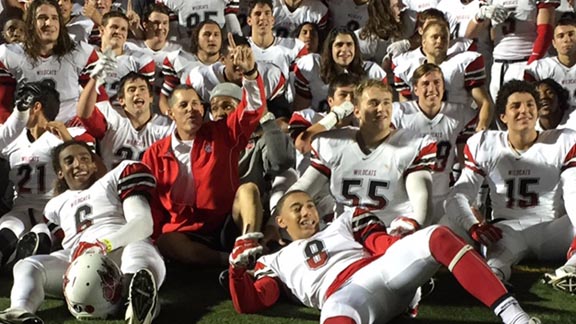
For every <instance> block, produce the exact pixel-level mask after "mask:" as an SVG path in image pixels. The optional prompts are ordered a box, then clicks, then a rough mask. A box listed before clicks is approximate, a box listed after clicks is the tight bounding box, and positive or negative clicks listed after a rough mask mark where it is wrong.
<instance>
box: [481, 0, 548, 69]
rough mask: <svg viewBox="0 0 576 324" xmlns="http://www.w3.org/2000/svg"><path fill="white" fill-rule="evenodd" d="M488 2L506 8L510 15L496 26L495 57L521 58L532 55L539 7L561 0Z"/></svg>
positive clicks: (496, 0) (490, 0) (488, 0)
mask: <svg viewBox="0 0 576 324" xmlns="http://www.w3.org/2000/svg"><path fill="white" fill-rule="evenodd" d="M486 2H487V3H488V4H492V5H497V6H501V7H504V8H506V9H507V10H508V11H509V12H510V16H509V17H508V19H506V21H504V22H503V23H501V24H499V25H495V24H492V25H493V26H494V27H493V28H494V33H493V34H494V38H493V39H494V58H495V59H501V60H519V59H524V58H528V57H529V56H530V55H532V48H533V47H534V41H535V40H536V16H537V15H538V7H539V6H542V5H553V6H555V7H558V6H559V5H560V0H487V1H486Z"/></svg>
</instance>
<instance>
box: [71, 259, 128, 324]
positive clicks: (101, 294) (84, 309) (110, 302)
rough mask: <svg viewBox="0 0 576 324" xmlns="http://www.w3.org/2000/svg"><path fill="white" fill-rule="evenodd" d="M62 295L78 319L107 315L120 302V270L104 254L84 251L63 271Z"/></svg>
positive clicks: (116, 307) (111, 313) (114, 309)
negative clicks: (64, 272)
mask: <svg viewBox="0 0 576 324" xmlns="http://www.w3.org/2000/svg"><path fill="white" fill-rule="evenodd" d="M63 286H64V287H63V288H64V297H65V298H66V304H68V310H70V313H72V315H74V317H76V319H78V320H84V319H106V317H108V316H109V315H113V314H114V313H116V311H117V310H118V306H120V305H121V302H122V272H121V271H120V269H119V268H118V266H117V265H116V263H115V262H114V261H112V260H111V259H110V258H108V257H107V256H105V255H103V254H100V253H84V254H82V255H81V256H79V257H78V258H76V260H74V261H73V262H72V263H71V264H70V266H69V267H68V270H66V274H64V282H63Z"/></svg>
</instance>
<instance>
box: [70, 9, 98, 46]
mask: <svg viewBox="0 0 576 324" xmlns="http://www.w3.org/2000/svg"><path fill="white" fill-rule="evenodd" d="M92 28H94V22H93V21H92V19H90V18H88V17H86V16H83V15H82V14H77V15H73V16H72V17H70V21H69V22H68V23H67V24H66V29H67V30H68V34H69V35H70V38H72V40H74V41H75V42H88V37H90V33H91V32H92Z"/></svg>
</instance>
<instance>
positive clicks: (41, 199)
mask: <svg viewBox="0 0 576 324" xmlns="http://www.w3.org/2000/svg"><path fill="white" fill-rule="evenodd" d="M68 131H69V132H70V135H72V137H75V138H77V137H79V136H81V135H83V134H85V132H86V130H85V129H84V128H80V127H72V128H68ZM62 143H63V142H62V140H61V139H60V138H58V137H57V136H56V135H54V134H52V133H50V132H44V134H42V135H41V136H40V137H39V138H38V139H36V140H35V141H31V140H30V137H29V135H28V130H27V129H24V131H22V133H21V134H20V136H18V138H16V139H15V140H14V141H13V142H12V143H10V144H9V145H8V146H6V147H5V148H3V149H2V151H0V155H1V156H2V157H3V158H5V159H7V160H8V161H9V162H10V175H9V176H10V181H12V182H13V183H14V185H15V191H16V195H17V196H16V197H17V198H16V203H24V204H26V205H28V206H30V207H29V208H34V209H38V210H40V211H42V209H43V208H44V206H45V205H46V202H48V200H49V199H50V198H52V196H53V190H52V189H53V188H52V187H53V184H54V181H55V180H56V179H57V177H56V174H55V173H54V169H53V167H52V149H54V148H55V147H56V146H58V145H60V144H62ZM92 144H94V143H92Z"/></svg>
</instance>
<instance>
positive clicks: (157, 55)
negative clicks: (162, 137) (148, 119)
mask: <svg viewBox="0 0 576 324" xmlns="http://www.w3.org/2000/svg"><path fill="white" fill-rule="evenodd" d="M169 23H170V10H169V9H168V8H166V6H164V5H160V4H152V5H150V6H149V7H148V8H147V9H146V13H145V15H144V16H143V17H142V25H143V26H144V37H145V38H144V39H143V40H130V41H129V42H127V43H126V45H127V46H128V47H129V48H130V49H132V50H135V51H140V52H143V53H145V54H146V55H148V56H150V57H152V58H153V59H154V64H155V65H156V70H155V72H154V81H155V83H154V96H155V97H157V96H159V94H160V90H161V89H162V83H163V80H164V78H163V77H162V74H161V73H162V66H163V63H164V59H165V58H166V56H167V55H168V54H169V53H172V52H175V51H179V50H180V49H181V48H182V46H181V45H180V44H178V43H175V42H172V41H170V40H168V33H169V31H170V25H169Z"/></svg>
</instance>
